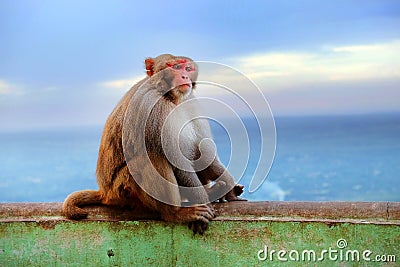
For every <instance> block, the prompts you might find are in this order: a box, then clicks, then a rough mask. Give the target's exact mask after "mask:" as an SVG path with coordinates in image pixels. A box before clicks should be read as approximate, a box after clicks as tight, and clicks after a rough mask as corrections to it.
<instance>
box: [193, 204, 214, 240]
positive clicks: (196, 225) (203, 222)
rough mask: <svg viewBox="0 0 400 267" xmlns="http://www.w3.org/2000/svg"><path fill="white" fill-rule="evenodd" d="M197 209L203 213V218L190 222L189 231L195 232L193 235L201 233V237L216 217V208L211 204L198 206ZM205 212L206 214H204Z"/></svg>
mask: <svg viewBox="0 0 400 267" xmlns="http://www.w3.org/2000/svg"><path fill="white" fill-rule="evenodd" d="M195 208H198V209H199V210H203V211H202V212H201V216H200V217H199V219H198V220H196V221H193V222H189V225H188V226H189V229H191V230H192V231H193V234H197V233H199V234H200V235H203V234H204V232H205V231H206V230H207V228H208V223H209V221H210V220H212V219H213V218H214V217H215V214H214V208H213V206H212V205H210V204H208V205H202V206H198V207H195ZM205 211H206V213H204V212H205Z"/></svg>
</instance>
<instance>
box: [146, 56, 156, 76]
mask: <svg viewBox="0 0 400 267" xmlns="http://www.w3.org/2000/svg"><path fill="white" fill-rule="evenodd" d="M144 64H145V65H146V73H147V75H148V76H149V77H151V76H153V74H154V58H151V57H149V58H146V59H145V61H144Z"/></svg>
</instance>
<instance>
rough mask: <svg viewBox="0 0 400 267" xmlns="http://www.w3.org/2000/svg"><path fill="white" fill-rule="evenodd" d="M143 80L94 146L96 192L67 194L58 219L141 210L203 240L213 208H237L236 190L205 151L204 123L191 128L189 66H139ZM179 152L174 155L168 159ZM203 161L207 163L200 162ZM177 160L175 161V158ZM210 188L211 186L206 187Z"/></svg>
mask: <svg viewBox="0 0 400 267" xmlns="http://www.w3.org/2000/svg"><path fill="white" fill-rule="evenodd" d="M145 68H146V74H147V77H146V78H144V79H142V80H141V81H139V82H138V83H136V84H135V85H134V86H133V87H132V88H131V89H130V90H129V91H128V92H127V93H126V94H125V95H124V96H123V98H122V99H121V100H120V102H119V103H118V104H117V106H116V107H115V108H114V110H113V111H112V112H111V114H110V115H109V117H108V119H107V121H106V123H105V126H104V129H103V134H102V137H101V141H100V147H99V153H98V160H97V167H96V177H97V183H98V186H99V189H98V190H82V191H77V192H73V193H71V194H70V195H69V196H67V198H66V199H65V201H64V203H63V206H62V213H63V215H65V216H66V217H67V218H69V219H76V220H79V219H84V218H86V217H87V216H88V213H87V212H86V211H85V210H84V209H82V206H85V205H94V204H102V205H110V206H120V207H132V208H134V207H141V208H143V209H146V210H149V211H151V212H156V213H157V214H159V215H160V217H161V219H163V220H165V221H170V222H177V223H188V226H189V228H190V229H191V230H192V231H193V233H194V234H196V233H199V234H201V235H202V234H203V233H204V231H205V230H207V228H208V224H209V222H210V221H211V220H212V219H213V218H214V217H215V211H214V209H213V206H212V204H211V202H213V201H220V202H221V201H245V199H242V198H240V197H239V195H241V194H242V193H243V188H244V187H243V185H240V184H236V183H235V181H234V178H233V177H232V176H231V174H230V173H229V172H228V170H226V168H225V167H224V166H223V164H222V163H221V162H220V161H219V159H218V156H217V155H216V154H215V152H213V151H211V152H210V153H207V152H208V151H209V150H212V149H210V146H209V144H207V142H202V140H206V139H209V140H211V130H210V126H209V124H208V122H207V121H206V120H197V119H195V120H191V118H192V117H193V116H196V114H197V112H198V105H197V104H196V103H195V104H194V105H186V104H187V103H190V102H193V101H195V100H196V98H195V96H194V94H193V91H194V89H195V88H196V81H197V76H198V66H197V64H196V63H195V62H194V61H193V60H192V59H190V58H188V57H182V56H173V55H171V54H163V55H159V56H157V57H155V58H146V59H145ZM174 152H179V153H174ZM207 154H208V156H207ZM176 155H180V156H176ZM212 183H214V185H212Z"/></svg>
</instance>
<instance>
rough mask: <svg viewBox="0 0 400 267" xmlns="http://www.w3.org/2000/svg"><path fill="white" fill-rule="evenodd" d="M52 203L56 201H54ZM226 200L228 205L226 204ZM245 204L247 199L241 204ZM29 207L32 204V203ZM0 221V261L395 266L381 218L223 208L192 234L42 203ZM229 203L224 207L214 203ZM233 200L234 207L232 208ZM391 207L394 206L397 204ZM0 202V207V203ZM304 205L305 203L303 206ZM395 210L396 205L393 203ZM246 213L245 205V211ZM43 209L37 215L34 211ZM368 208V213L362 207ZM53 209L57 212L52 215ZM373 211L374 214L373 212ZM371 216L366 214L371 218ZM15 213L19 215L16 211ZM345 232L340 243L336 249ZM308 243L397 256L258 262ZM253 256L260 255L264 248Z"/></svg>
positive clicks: (396, 251) (397, 239) (396, 233)
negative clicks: (75, 217) (71, 213)
mask: <svg viewBox="0 0 400 267" xmlns="http://www.w3.org/2000/svg"><path fill="white" fill-rule="evenodd" d="M57 205H59V204H57ZM228 205H229V204H228ZM235 205H236V204H235ZM241 205H242V206H243V207H244V209H248V205H253V204H248V203H243V204H241ZM32 206H35V205H34V204H33V205H32ZM4 207H6V205H3V216H2V217H1V218H2V219H1V220H0V266H276V265H285V266H304V265H309V266H315V265H319V266H399V264H400V228H399V226H400V224H399V221H398V220H397V218H393V219H392V220H388V219H387V217H386V218H382V220H379V218H378V219H373V220H364V219H365V218H364V219H362V220H359V219H360V218H354V216H350V217H352V220H345V219H341V220H332V219H330V220H326V219H321V218H312V217H309V218H308V220H306V219H304V218H303V219H301V220H300V219H298V218H295V219H294V218H290V217H280V218H271V217H268V218H267V217H265V216H255V215H254V214H253V215H247V216H244V215H241V217H238V216H237V214H236V216H233V214H230V213H229V212H225V213H223V214H222V215H223V216H221V217H219V218H217V220H215V221H213V222H211V223H210V227H209V229H208V230H207V231H206V233H205V234H204V235H203V236H200V235H195V236H194V235H193V234H192V233H191V232H190V231H189V229H188V228H187V227H186V226H184V225H179V224H173V223H166V222H162V221H156V220H151V221H150V220H142V221H115V220H113V221H110V220H106V219H105V218H102V219H91V220H85V221H80V222H77V221H69V220H65V219H63V218H61V217H58V216H55V215H56V214H54V213H52V212H51V211H49V210H48V209H43V210H40V209H39V210H37V209H36V212H35V213H33V214H31V213H30V214H31V215H29V216H28V215H27V214H26V213H24V211H21V214H20V215H19V216H15V214H14V215H11V216H10V218H8V219H7V218H6V216H5V212H4V211H5V209H7V210H9V211H10V214H11V213H12V212H11V210H10V209H9V208H10V206H7V207H6V208H4ZM221 207H224V208H225V209H230V208H229V206H226V205H225V206H221ZM237 207H238V206H235V208H237ZM396 207H397V206H396ZM1 208H2V207H1V205H0V209H1ZM305 209H307V208H306V207H305ZM395 210H397V208H396V209H395ZM247 212H248V213H251V211H250V210H248V211H247ZM40 213H42V215H43V216H39V215H40ZM367 213H368V212H367ZM57 215H58V214H57ZM375 215H376V214H375ZM375 215H374V216H373V217H375ZM17 217H18V218H17ZM340 239H344V240H346V241H347V247H345V248H343V249H339V248H338V246H337V241H338V240H340ZM265 246H267V248H268V251H269V252H270V251H271V250H276V251H279V250H286V251H287V254H286V258H287V259H288V260H289V256H288V253H289V252H290V251H293V250H296V251H298V252H300V254H301V252H302V251H304V250H313V251H315V252H316V253H317V255H316V257H317V258H318V257H320V253H321V252H322V251H323V250H324V249H325V250H329V249H330V248H331V250H337V251H338V256H340V254H339V253H340V251H342V254H343V255H344V256H345V254H346V251H348V250H357V251H359V252H360V253H362V252H363V251H365V250H370V251H371V252H372V254H371V255H370V258H373V257H375V255H378V254H379V255H394V256H395V257H396V258H395V260H396V262H386V263H377V262H366V261H363V260H362V259H361V260H360V261H346V260H345V258H343V260H342V261H340V258H339V259H338V260H336V261H331V260H329V257H328V255H325V259H324V261H322V262H318V261H316V262H315V261H290V260H289V261H290V262H289V263H288V262H282V261H279V260H278V258H277V252H276V253H275V254H274V259H273V261H270V260H269V259H267V260H265V261H260V260H259V258H258V253H259V251H260V250H263V249H264V248H265ZM293 255H295V254H293ZM260 256H261V257H263V256H265V255H264V253H263V252H261V253H260Z"/></svg>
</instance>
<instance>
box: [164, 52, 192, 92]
mask: <svg viewBox="0 0 400 267" xmlns="http://www.w3.org/2000/svg"><path fill="white" fill-rule="evenodd" d="M167 68H168V69H169V70H168V72H169V74H170V76H171V80H170V85H171V88H173V90H174V91H175V92H176V93H179V94H181V95H183V96H185V95H188V94H190V93H191V91H192V89H193V87H194V86H195V82H196V79H197V66H196V64H195V63H194V62H193V61H191V60H188V59H186V58H181V59H175V60H173V61H169V62H167Z"/></svg>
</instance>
